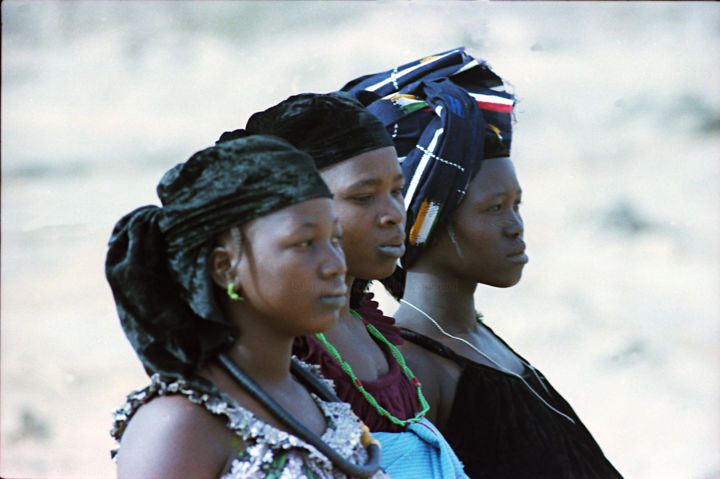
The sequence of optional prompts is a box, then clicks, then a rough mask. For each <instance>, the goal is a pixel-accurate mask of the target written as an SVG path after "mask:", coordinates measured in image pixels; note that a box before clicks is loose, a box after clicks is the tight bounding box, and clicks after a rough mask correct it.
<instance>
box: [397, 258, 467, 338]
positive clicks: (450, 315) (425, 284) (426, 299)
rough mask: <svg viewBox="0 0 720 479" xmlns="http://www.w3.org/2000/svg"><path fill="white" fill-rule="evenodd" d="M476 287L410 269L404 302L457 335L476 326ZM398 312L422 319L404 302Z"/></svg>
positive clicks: (444, 276) (451, 277) (449, 278)
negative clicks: (405, 302)
mask: <svg viewBox="0 0 720 479" xmlns="http://www.w3.org/2000/svg"><path fill="white" fill-rule="evenodd" d="M476 287H477V284H476V283H468V282H464V281H461V280H460V279H458V278H457V277H453V276H448V275H442V274H439V273H435V272H431V271H426V270H422V269H420V270H416V269H415V268H413V269H411V270H409V271H408V272H407V276H406V279H405V294H404V297H403V299H404V300H405V301H407V302H408V303H411V304H412V305H413V306H415V307H416V308H418V309H420V310H422V311H423V312H424V313H425V314H427V315H428V316H430V317H432V318H433V319H435V320H436V321H437V322H438V323H439V324H441V325H442V326H443V327H444V328H445V329H448V330H452V331H456V332H459V331H465V330H472V329H474V328H475V323H476V319H475V302H474V298H473V296H474V293H475V288H476ZM399 311H401V313H402V316H405V317H417V316H422V313H420V312H418V311H416V310H415V309H413V308H411V307H409V306H408V305H406V304H403V303H401V306H400V310H399ZM422 320H425V318H423V319H422Z"/></svg>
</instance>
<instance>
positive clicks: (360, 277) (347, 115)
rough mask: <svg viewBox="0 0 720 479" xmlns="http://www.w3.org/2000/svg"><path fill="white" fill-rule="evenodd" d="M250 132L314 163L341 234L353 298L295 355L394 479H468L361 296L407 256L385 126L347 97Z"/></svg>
mask: <svg viewBox="0 0 720 479" xmlns="http://www.w3.org/2000/svg"><path fill="white" fill-rule="evenodd" d="M246 129H247V131H249V132H252V133H267V134H273V135H277V136H280V137H282V138H284V139H286V140H288V141H289V142H290V143H291V144H293V146H295V147H297V148H299V149H301V150H303V151H305V152H307V153H308V154H310V155H311V156H312V157H313V159H314V161H315V164H316V166H317V168H318V170H319V171H320V174H321V176H322V178H323V179H324V180H325V182H326V183H327V184H328V187H329V188H330V190H331V191H332V193H333V195H334V201H333V204H334V206H335V210H336V211H337V214H338V216H339V218H340V223H341V226H342V229H343V239H342V242H341V245H342V248H343V251H344V253H345V258H346V261H347V265H348V272H347V275H346V284H347V287H348V294H347V298H346V301H345V304H344V305H343V307H342V309H341V310H340V319H339V321H338V323H337V324H336V325H335V326H333V327H332V328H331V329H329V330H328V331H326V332H325V333H322V334H314V335H305V336H303V337H301V338H298V340H297V341H296V342H295V345H294V348H293V352H294V353H295V354H296V355H297V356H298V357H299V358H300V359H302V360H303V361H307V362H309V363H312V364H316V365H318V366H319V367H320V368H321V370H322V372H323V376H325V377H326V378H328V379H332V380H333V381H334V383H335V385H336V388H337V391H338V396H339V397H340V398H341V399H342V400H343V401H346V402H348V403H350V404H351V405H352V408H353V411H354V412H355V413H356V414H357V415H358V416H359V417H360V418H361V419H362V420H363V421H364V422H365V423H366V424H367V426H368V427H369V428H370V430H371V431H372V433H373V435H374V436H375V437H376V438H377V439H378V440H379V441H380V443H381V444H382V451H383V455H382V462H381V465H382V467H383V469H385V470H386V472H387V473H388V474H389V475H390V476H391V477H398V478H401V477H413V478H414V477H436V478H449V477H452V478H455V477H465V475H464V473H463V469H462V465H461V464H460V463H459V462H458V460H457V457H456V455H455V453H454V452H453V451H452V450H451V448H450V447H449V446H448V444H447V441H446V440H445V438H443V437H442V434H440V432H439V431H438V430H437V429H436V428H435V426H433V425H432V424H431V423H430V422H429V421H428V420H427V419H426V418H425V413H426V412H427V410H428V405H427V402H426V400H425V397H424V395H423V390H422V388H421V386H420V383H419V382H418V381H417V379H416V378H415V375H414V374H413V371H412V368H409V367H408V366H407V364H406V363H405V360H404V358H403V356H402V354H401V353H400V351H399V350H398V346H399V345H400V344H401V343H402V338H401V337H400V330H399V329H398V328H397V327H396V326H395V324H394V320H393V318H390V317H387V316H385V315H383V313H382V311H380V309H378V304H377V303H376V302H375V301H372V296H371V295H369V294H365V293H364V286H365V285H366V284H367V281H368V280H372V279H380V278H385V277H387V276H389V275H390V274H392V272H393V271H394V270H395V267H396V264H397V261H398V259H399V258H400V257H401V256H402V254H403V252H404V250H405V246H404V239H405V233H404V226H405V209H404V205H403V200H402V188H403V183H404V176H403V173H402V170H401V169H400V165H399V163H398V160H397V156H396V154H395V148H394V147H393V142H392V139H391V138H390V136H389V135H388V133H387V132H386V131H385V128H384V126H383V125H382V123H380V121H379V120H378V119H377V118H376V117H375V116H373V115H372V114H370V113H369V112H368V111H367V110H366V109H365V108H364V107H363V106H362V104H360V103H359V102H358V101H357V100H355V99H354V98H352V97H351V96H350V95H348V94H346V93H342V92H333V93H327V94H315V93H304V94H300V95H294V96H291V97H289V98H287V99H286V100H284V101H282V102H280V103H279V104H277V105H275V106H273V107H270V108H268V109H267V110H265V111H262V112H258V113H256V114H255V115H253V116H251V117H250V119H249V120H248V122H247V125H246ZM224 136H225V137H232V132H229V133H227V134H226V135H224Z"/></svg>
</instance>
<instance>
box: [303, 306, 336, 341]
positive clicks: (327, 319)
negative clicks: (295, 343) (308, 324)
mask: <svg viewBox="0 0 720 479" xmlns="http://www.w3.org/2000/svg"><path fill="white" fill-rule="evenodd" d="M339 320H340V311H334V312H333V313H331V314H330V315H327V316H323V317H322V318H318V319H317V320H316V321H314V322H313V324H312V330H311V331H308V332H306V333H303V334H301V335H300V336H307V335H310V334H317V333H324V332H325V331H328V330H330V329H332V328H333V326H335V325H336V324H337V323H338V321H339Z"/></svg>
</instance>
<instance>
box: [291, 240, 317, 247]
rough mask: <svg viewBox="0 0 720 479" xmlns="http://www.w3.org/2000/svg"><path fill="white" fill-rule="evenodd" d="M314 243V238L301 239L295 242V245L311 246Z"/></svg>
mask: <svg viewBox="0 0 720 479" xmlns="http://www.w3.org/2000/svg"><path fill="white" fill-rule="evenodd" d="M312 245H313V240H311V239H309V240H305V241H300V242H298V243H295V244H294V245H293V246H294V247H296V248H309V247H311V246H312Z"/></svg>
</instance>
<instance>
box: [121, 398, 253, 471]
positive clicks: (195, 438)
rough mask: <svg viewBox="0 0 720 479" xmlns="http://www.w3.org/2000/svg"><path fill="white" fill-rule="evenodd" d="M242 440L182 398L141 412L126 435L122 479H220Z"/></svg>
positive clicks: (159, 400) (155, 402) (155, 401)
mask: <svg viewBox="0 0 720 479" xmlns="http://www.w3.org/2000/svg"><path fill="white" fill-rule="evenodd" d="M238 439H239V438H237V436H235V435H234V434H232V432H230V431H229V430H228V429H227V428H226V427H225V424H224V420H223V418H221V417H219V416H215V415H213V414H212V413H210V412H209V411H207V410H205V409H204V408H203V407H202V406H200V405H197V404H194V403H192V402H190V401H189V400H188V399H187V398H186V397H185V396H182V395H168V396H160V397H156V398H154V399H152V400H151V401H150V402H148V403H147V404H144V405H143V406H141V407H140V408H139V409H138V410H137V412H136V413H135V414H134V415H133V417H132V419H131V420H130V422H129V423H128V425H127V428H126V429H125V431H124V433H123V436H122V440H121V443H120V449H119V451H118V455H117V466H118V469H117V471H118V478H119V479H139V478H154V479H162V478H175V477H195V478H206V477H207V478H216V477H218V476H220V475H221V474H222V473H223V471H224V470H225V469H226V468H227V466H228V464H229V463H230V461H231V460H232V458H233V457H234V456H235V454H236V453H237V450H238V449H239V448H240V447H241V444H240V443H239V441H238Z"/></svg>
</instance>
